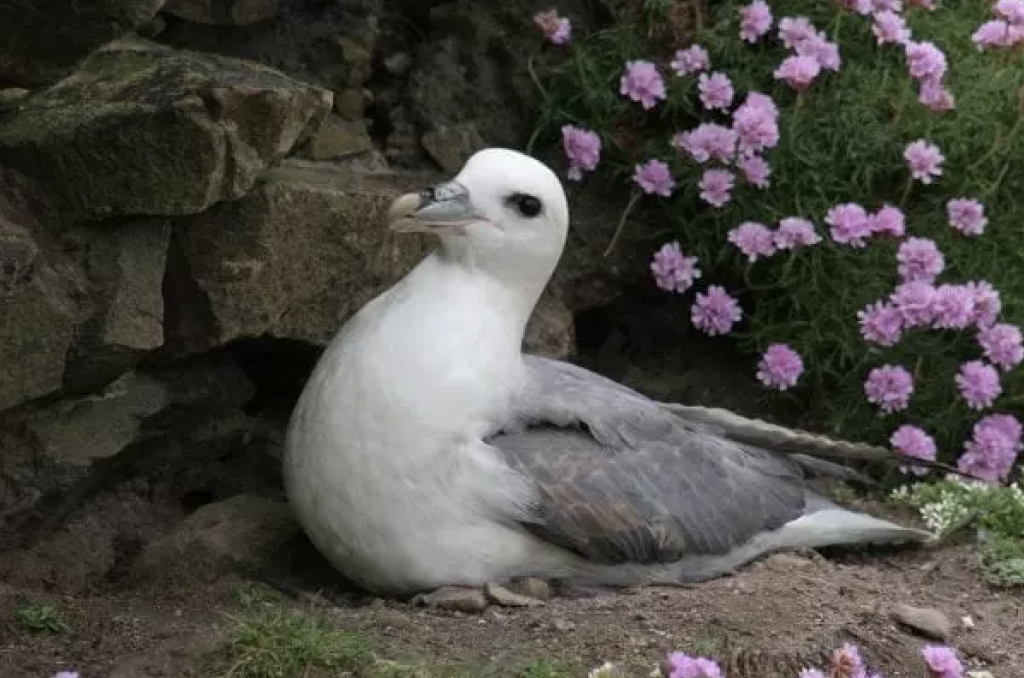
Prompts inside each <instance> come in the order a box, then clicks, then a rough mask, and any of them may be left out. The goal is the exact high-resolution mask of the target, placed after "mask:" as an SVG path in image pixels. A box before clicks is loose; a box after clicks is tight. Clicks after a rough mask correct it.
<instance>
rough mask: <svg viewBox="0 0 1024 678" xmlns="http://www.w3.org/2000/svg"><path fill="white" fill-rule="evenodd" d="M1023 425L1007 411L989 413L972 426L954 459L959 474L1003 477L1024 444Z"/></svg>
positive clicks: (989, 478) (992, 478) (1008, 471)
mask: <svg viewBox="0 0 1024 678" xmlns="http://www.w3.org/2000/svg"><path fill="white" fill-rule="evenodd" d="M1022 433H1024V428H1022V427H1021V424H1020V422H1019V421H1017V419H1016V418H1015V417H1013V416H1012V415H1009V414H990V415H988V416H987V417H984V418H983V419H981V420H980V421H978V423H976V424H975V425H974V429H973V430H972V431H971V439H970V440H968V441H967V442H966V443H965V444H964V453H963V454H962V455H960V459H959V460H958V461H957V468H958V469H959V470H960V471H962V472H963V473H967V474H970V475H972V476H974V477H975V478H979V479H981V480H986V481H989V482H998V481H1001V480H1005V479H1006V478H1007V477H1008V476H1009V475H1010V470H1011V469H1012V468H1013V463H1014V461H1016V459H1017V455H1018V454H1019V453H1020V451H1021V449H1022V448H1024V444H1022V443H1021V438H1022Z"/></svg>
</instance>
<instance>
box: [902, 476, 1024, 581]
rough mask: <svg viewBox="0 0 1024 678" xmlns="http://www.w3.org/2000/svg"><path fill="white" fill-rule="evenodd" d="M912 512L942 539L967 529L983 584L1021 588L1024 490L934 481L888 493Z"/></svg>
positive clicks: (1016, 486)
mask: <svg viewBox="0 0 1024 678" xmlns="http://www.w3.org/2000/svg"><path fill="white" fill-rule="evenodd" d="M893 498H894V499H895V500H896V501H897V502H898V503H901V504H904V505H907V506H912V507H914V508H916V509H917V510H918V511H919V512H920V514H921V517H922V518H923V519H924V521H925V523H927V525H928V527H929V528H930V529H932V530H934V531H935V532H936V533H938V534H939V535H940V536H946V535H949V534H951V533H952V532H955V531H956V530H959V529H961V528H962V527H964V526H966V525H969V524H973V525H976V527H977V532H978V551H979V556H980V559H981V565H982V567H983V569H984V571H985V576H986V579H987V580H988V581H989V583H991V584H993V585H996V586H1022V585H1024V490H1022V489H1021V488H1020V486H1019V485H1012V486H1010V487H995V486H990V485H983V484H979V483H965V482H958V481H954V480H940V481H936V482H934V483H919V484H916V485H914V486H912V487H910V486H906V487H902V488H900V489H898V490H897V491H896V492H894V493H893Z"/></svg>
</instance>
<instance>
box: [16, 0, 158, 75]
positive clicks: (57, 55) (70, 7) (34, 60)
mask: <svg viewBox="0 0 1024 678" xmlns="http://www.w3.org/2000/svg"><path fill="white" fill-rule="evenodd" d="M163 3H164V0H88V2H68V1H67V0H5V1H4V2H0V87H2V86H4V85H9V84H14V85H22V86H34V85H41V84H45V83H50V82H53V81H55V80H58V79H60V78H61V77H63V76H64V75H66V74H67V73H69V72H70V71H71V70H72V69H73V68H74V67H75V65H76V64H77V63H78V62H79V61H80V60H82V59H83V58H85V57H86V56H88V55H89V54H90V53H91V52H92V51H93V50H95V49H96V48H98V47H100V46H101V45H103V44H105V43H107V42H109V41H111V40H113V39H114V38H118V37H121V36H122V35H124V34H125V33H128V32H129V31H131V30H133V29H135V28H138V27H139V26H142V25H143V24H145V23H146V22H148V21H149V20H150V19H152V18H153V17H154V15H156V13H157V10H159V9H160V6H161V5H162V4H163Z"/></svg>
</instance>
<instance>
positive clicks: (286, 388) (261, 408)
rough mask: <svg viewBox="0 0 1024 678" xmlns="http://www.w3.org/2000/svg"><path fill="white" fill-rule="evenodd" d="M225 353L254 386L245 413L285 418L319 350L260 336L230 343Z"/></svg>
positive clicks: (301, 342) (297, 343) (314, 362)
mask: <svg viewBox="0 0 1024 678" xmlns="http://www.w3.org/2000/svg"><path fill="white" fill-rule="evenodd" d="M228 350H230V351H231V353H232V354H233V355H234V358H235V360H236V361H237V363H238V366H239V367H241V368H242V370H244V371H245V373H246V374H247V375H248V377H249V379H251V380H252V382H253V385H254V386H255V387H256V394H255V396H254V397H253V398H252V400H250V402H249V404H248V405H247V406H246V408H245V411H246V412H247V413H249V414H266V415H269V416H273V417H275V418H277V419H280V418H281V417H285V418H286V417H287V416H288V414H290V412H291V409H292V408H293V407H294V405H295V401H296V400H298V398H299V395H300V394H301V393H302V389H303V387H304V386H305V384H306V380H307V379H308V378H309V375H310V373H311V372H312V371H313V367H314V366H315V365H316V361H317V359H318V358H319V357H320V354H321V352H322V351H323V349H322V348H321V347H319V346H316V345H315V344H310V343H307V342H304V341H297V340H293V339H277V338H272V337H260V338H255V339H241V340H238V341H236V342H233V343H232V344H231V345H230V346H229V347H228Z"/></svg>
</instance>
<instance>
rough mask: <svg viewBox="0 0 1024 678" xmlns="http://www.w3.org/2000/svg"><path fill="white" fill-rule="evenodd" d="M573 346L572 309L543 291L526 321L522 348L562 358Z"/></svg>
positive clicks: (574, 339)
mask: <svg viewBox="0 0 1024 678" xmlns="http://www.w3.org/2000/svg"><path fill="white" fill-rule="evenodd" d="M575 349H576V338H575V334H574V332H573V315H572V311H570V310H569V309H568V308H566V306H565V304H563V303H562V302H561V301H560V300H558V299H556V298H554V297H552V296H551V295H549V294H545V295H543V296H542V297H541V298H540V301H539V302H538V303H537V307H536V308H535V309H534V311H533V315H532V316H531V317H530V322H529V323H528V324H527V325H526V334H525V336H524V337H523V350H524V351H526V352H527V353H535V354H537V355H542V356H545V357H548V358H555V359H558V360H564V359H566V358H569V357H570V356H572V355H573V353H574V352H575Z"/></svg>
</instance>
